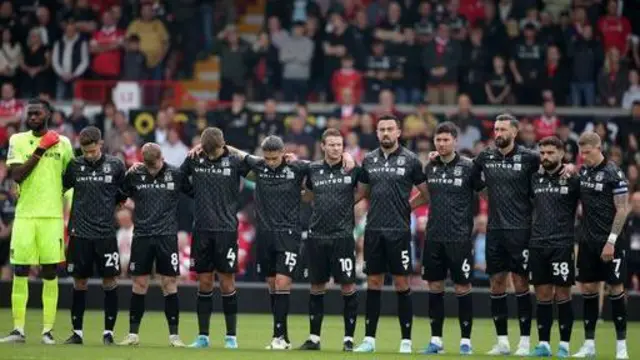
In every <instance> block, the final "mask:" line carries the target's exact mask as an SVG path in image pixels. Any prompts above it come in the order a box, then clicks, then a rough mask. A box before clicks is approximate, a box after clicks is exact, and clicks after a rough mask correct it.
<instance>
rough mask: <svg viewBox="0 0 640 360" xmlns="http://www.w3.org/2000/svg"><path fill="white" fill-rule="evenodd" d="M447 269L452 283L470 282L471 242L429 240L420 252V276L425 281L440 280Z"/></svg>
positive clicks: (445, 274) (464, 283) (444, 277)
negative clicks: (421, 252)
mask: <svg viewBox="0 0 640 360" xmlns="http://www.w3.org/2000/svg"><path fill="white" fill-rule="evenodd" d="M447 270H448V271H449V273H450V274H451V280H453V283H454V284H458V285H467V284H470V283H471V273H472V271H473V244H472V243H471V242H469V241H468V240H467V241H460V242H451V241H450V242H444V241H429V240H427V241H426V243H425V245H424V252H423V254H422V278H423V279H424V280H427V281H442V280H444V279H446V278H447Z"/></svg>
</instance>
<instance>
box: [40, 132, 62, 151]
mask: <svg viewBox="0 0 640 360" xmlns="http://www.w3.org/2000/svg"><path fill="white" fill-rule="evenodd" d="M59 142H60V135H58V133H57V132H55V131H53V130H49V131H47V133H46V134H44V136H43V137H42V138H41V139H40V145H38V147H39V148H42V149H45V150H47V149H49V148H50V147H52V146H54V145H55V144H57V143H59Z"/></svg>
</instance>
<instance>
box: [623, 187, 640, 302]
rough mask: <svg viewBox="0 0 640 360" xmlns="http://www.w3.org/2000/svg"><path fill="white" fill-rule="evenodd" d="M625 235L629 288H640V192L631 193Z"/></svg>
mask: <svg viewBox="0 0 640 360" xmlns="http://www.w3.org/2000/svg"><path fill="white" fill-rule="evenodd" d="M626 235H627V236H626V237H627V240H628V242H629V256H628V259H629V265H628V266H629V275H628V276H629V280H628V285H629V287H630V288H632V289H634V290H636V291H638V290H640V192H635V193H633V195H631V212H630V213H629V216H628V217H627V231H626Z"/></svg>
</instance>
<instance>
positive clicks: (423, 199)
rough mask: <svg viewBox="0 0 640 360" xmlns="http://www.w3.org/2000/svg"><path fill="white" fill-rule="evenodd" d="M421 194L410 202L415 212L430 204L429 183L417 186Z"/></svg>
mask: <svg viewBox="0 0 640 360" xmlns="http://www.w3.org/2000/svg"><path fill="white" fill-rule="evenodd" d="M416 188H417V189H418V191H419V193H418V194H416V195H414V196H413V197H412V198H411V200H409V204H411V210H415V209H416V208H419V207H420V206H422V205H425V204H428V203H429V188H428V186H427V183H426V182H424V183H422V184H419V185H416Z"/></svg>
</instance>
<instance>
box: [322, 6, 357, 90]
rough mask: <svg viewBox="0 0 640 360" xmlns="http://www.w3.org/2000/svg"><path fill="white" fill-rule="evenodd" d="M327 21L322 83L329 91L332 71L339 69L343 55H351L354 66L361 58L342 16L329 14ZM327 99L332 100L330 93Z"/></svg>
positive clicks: (323, 45)
mask: <svg viewBox="0 0 640 360" xmlns="http://www.w3.org/2000/svg"><path fill="white" fill-rule="evenodd" d="M329 21H330V31H327V36H326V38H325V40H324V42H323V43H322V47H323V49H324V54H325V57H324V73H325V76H326V77H325V79H324V83H325V84H326V85H325V88H326V89H330V86H331V84H330V82H331V77H332V76H333V73H334V71H336V70H337V69H339V68H340V62H341V61H342V58H343V57H344V56H345V55H347V54H351V55H353V56H354V59H355V63H356V64H358V63H359V62H360V61H359V57H362V56H363V55H361V54H359V53H358V52H357V51H355V50H357V46H356V44H355V37H354V35H353V33H352V32H351V31H350V29H349V27H348V24H347V23H346V22H345V20H344V19H343V18H342V15H340V14H335V13H334V14H331V17H330V19H329ZM327 97H328V99H327V100H329V101H331V100H333V94H332V93H331V92H328V93H327Z"/></svg>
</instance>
